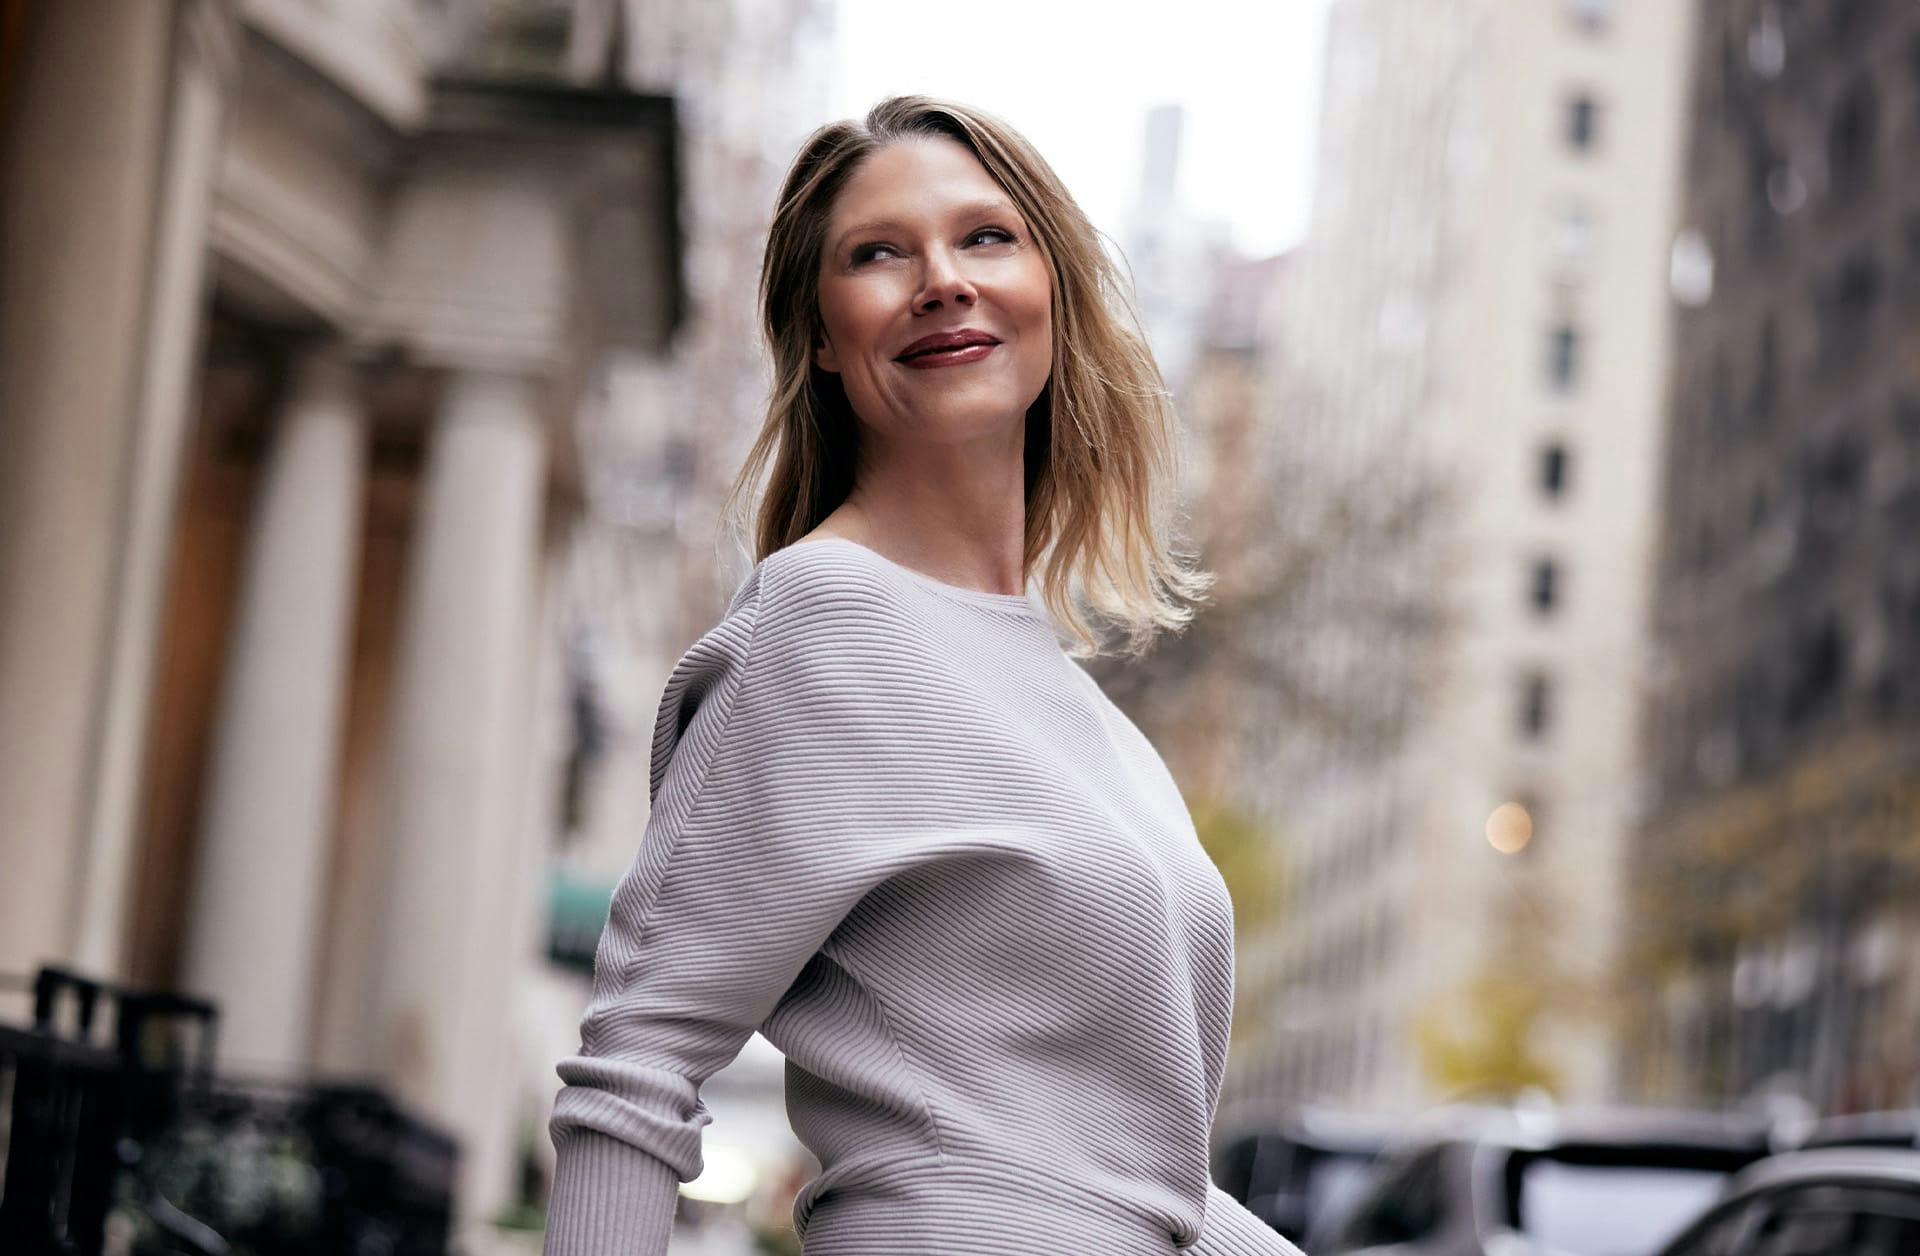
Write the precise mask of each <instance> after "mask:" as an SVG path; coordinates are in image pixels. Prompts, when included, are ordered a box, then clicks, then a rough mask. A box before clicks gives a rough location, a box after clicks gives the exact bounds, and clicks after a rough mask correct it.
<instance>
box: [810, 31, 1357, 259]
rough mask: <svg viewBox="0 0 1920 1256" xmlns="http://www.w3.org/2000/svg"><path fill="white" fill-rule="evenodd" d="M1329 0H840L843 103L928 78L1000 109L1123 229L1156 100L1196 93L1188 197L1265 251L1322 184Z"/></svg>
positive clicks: (1097, 211) (1076, 190)
mask: <svg viewBox="0 0 1920 1256" xmlns="http://www.w3.org/2000/svg"><path fill="white" fill-rule="evenodd" d="M1326 8H1327V0H1255V2H1254V3H1252V4H1249V3H1247V2H1246V0H1174V2H1173V3H1168V0H1152V2H1148V0H1109V2H1108V3H1103V4H1089V3H1083V2H1078V0H1013V2H1012V3H1000V4H989V5H978V6H976V5H947V4H923V3H917V2H915V0H908V2H906V3H903V2H902V0H838V2H837V4H836V6H835V9H836V12H837V14H838V27H839V38H838V49H837V51H838V62H839V64H838V68H837V71H836V73H835V75H834V80H833V82H834V86H835V93H836V95H835V99H834V101H833V108H834V116H836V117H848V116H853V115H856V114H859V113H862V112H864V111H865V110H866V108H867V106H869V105H871V104H872V103H873V102H874V101H875V100H877V99H879V98H880V97H882V96H887V95H892V94H894V93H898V92H925V93H927V94H929V95H935V96H949V97H952V98H954V99H956V100H960V101H964V102H966V103H968V104H973V105H978V106H979V107H981V108H983V109H986V110H989V111H990V112H993V113H996V114H999V115H1000V116H1001V117H1003V118H1005V119H1006V120H1007V121H1009V122H1011V123H1012V124H1013V125H1014V126H1016V127H1018V128H1019V129H1020V130H1021V131H1022V132H1023V133H1024V134H1025V135H1026V136H1027V138H1028V139H1030V140H1032V141H1033V143H1034V144H1035V146H1036V147H1038V148H1039V149H1040V151H1041V153H1042V154H1044V155H1045V156H1046V158H1047V160H1048V161H1049V162H1051V163H1052V164H1053V167H1054V169H1056V170H1058V171H1059V172H1060V177H1061V178H1062V179H1064V180H1065V181H1066V184H1067V187H1068V189H1069V190H1071V191H1072V192H1073V194H1074V197H1075V199H1077V200H1078V201H1079V202H1080V204H1081V205H1082V206H1083V207H1084V208H1085V209H1086V211H1087V213H1088V214H1089V215H1090V216H1091V217H1092V218H1093V220H1094V223H1095V225H1096V226H1098V227H1100V228H1101V229H1102V230H1104V231H1106V232H1108V233H1109V234H1112V235H1116V236H1117V235H1119V233H1120V231H1121V229H1122V227H1123V225H1124V215H1125V213H1126V210H1127V207H1128V206H1129V205H1130V204H1131V202H1132V200H1133V198H1134V194H1135V189H1136V187H1137V186H1138V182H1139V178H1140V149H1141V143H1142V135H1143V133H1144V129H1145V116H1146V112H1147V110H1148V109H1150V108H1152V107H1153V106H1155V105H1158V104H1163V103H1173V104H1179V105H1183V106H1185V107H1186V111H1187V120H1186V133H1185V139H1184V143H1183V147H1182V160H1181V179H1180V186H1181V193H1182V199H1183V200H1184V201H1185V202H1186V203H1187V205H1188V207H1189V208H1190V209H1192V210H1193V211H1195V212H1197V213H1199V214H1202V215H1205V216H1212V217H1219V218H1223V219H1225V220H1227V222H1228V223H1229V224H1230V225H1231V227H1232V230H1233V235H1234V239H1235V241H1236V243H1237V244H1238V245H1239V246H1240V248H1241V249H1242V250H1243V251H1245V252H1247V253H1249V254H1250V255H1253V256H1261V255H1264V254H1267V253H1273V252H1277V251H1279V250H1281V249H1283V248H1286V247H1287V246H1289V245H1291V244H1293V243H1296V242H1297V241H1298V239H1299V237H1300V235H1301V234H1302V233H1303V232H1304V231H1305V230H1306V222H1307V210H1308V203H1309V198H1310V196H1311V191H1312V189H1311V187H1310V180H1311V174H1312V170H1311V165H1312V153H1313V126H1314V120H1315V115H1316V114H1317V112H1318V109H1319V100H1320V54H1321V48H1322V44H1323V42H1324V27H1325V18H1326Z"/></svg>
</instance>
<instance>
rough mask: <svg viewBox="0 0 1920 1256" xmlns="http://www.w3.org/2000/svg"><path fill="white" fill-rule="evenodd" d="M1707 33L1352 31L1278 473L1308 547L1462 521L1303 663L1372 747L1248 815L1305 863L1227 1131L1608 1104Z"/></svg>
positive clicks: (1340, 747) (1330, 133)
mask: <svg viewBox="0 0 1920 1256" xmlns="http://www.w3.org/2000/svg"><path fill="white" fill-rule="evenodd" d="M1688 8H1689V6H1686V5H1679V4H1669V3H1666V2H1665V0H1658V2H1656V0H1613V2H1611V3H1606V2H1602V0H1556V2H1554V3H1541V4H1526V5H1513V4H1506V3H1496V2H1493V0H1434V2H1432V3H1421V4H1417V5H1416V4H1404V3H1396V2H1393V0H1338V2H1337V3H1336V4H1335V5H1334V6H1333V9H1332V10H1331V13H1330V21H1329V37H1328V47H1327V70H1326V87H1325V95H1324V99H1323V102H1322V117H1321V134H1320V140H1319V157H1318V173H1317V181H1316V186H1315V205H1314V210H1313V217H1312V222H1311V225H1310V228H1309V232H1308V236H1307V239H1306V242H1305V243H1304V244H1303V245H1302V246H1301V248H1300V249H1299V250H1297V253H1296V255H1295V256H1294V257H1293V258H1292V259H1291V260H1290V263H1289V266H1288V273H1287V279H1286V286H1287V292H1286V297H1285V301H1284V308H1285V310H1286V311H1287V314H1286V318H1285V321H1284V327H1283V330H1282V332H1281V334H1280V336H1279V340H1278V343H1279V352H1278V353H1276V354H1275V355H1273V357H1272V365H1271V368H1270V370H1271V375H1270V378H1269V381H1268V383H1267V386H1266V388H1265V393H1266V395H1267V396H1268V397H1269V398H1270V399H1271V400H1270V402H1269V404H1270V405H1271V407H1272V409H1271V411H1270V415H1271V417H1270V418H1269V420H1268V421H1267V423H1266V424H1265V425H1264V426H1265V427H1266V429H1267V430H1268V432H1269V435H1268V437H1267V442H1268V449H1269V451H1270V452H1269V454H1268V455H1267V457H1268V462H1267V464H1266V465H1267V468H1268V473H1269V474H1270V475H1272V476H1273V482H1274V484H1275V485H1276V489H1275V491H1276V492H1288V493H1294V494H1297V495H1299V496H1300V497H1301V498H1302V499H1303V500H1305V499H1308V498H1311V497H1312V496H1313V493H1312V491H1311V490H1312V489H1313V488H1314V486H1316V485H1320V484H1333V485H1336V486H1338V493H1339V495H1340V496H1339V500H1338V502H1336V503H1335V504H1336V505H1337V506H1338V507H1339V509H1337V510H1335V511H1332V512H1328V511H1327V510H1326V509H1325V503H1319V504H1318V505H1316V506H1315V509H1318V510H1320V512H1321V513H1320V514H1318V515H1316V516H1314V517H1313V522H1312V523H1310V524H1309V525H1305V526H1309V527H1319V526H1321V524H1320V522H1319V521H1321V520H1327V519H1332V520H1341V519H1345V520H1355V519H1358V520H1365V519H1366V518H1367V517H1368V515H1369V513H1370V512H1379V513H1383V514H1392V513H1393V512H1395V511H1402V510H1403V505H1402V504H1403V503H1419V502H1427V503H1430V504H1433V503H1437V506H1434V507H1433V508H1431V509H1430V508H1428V507H1422V508H1421V509H1419V510H1416V511H1412V512H1406V513H1404V520H1405V521H1410V522H1403V524H1402V525H1399V526H1373V525H1369V526H1373V530H1372V532H1371V533H1370V534H1368V535H1366V536H1363V537H1362V538H1361V540H1362V541H1364V544H1362V545H1360V546H1359V547H1358V548H1356V549H1354V550H1353V551H1352V552H1351V554H1350V555H1349V560H1348V561H1345V562H1343V563H1342V564H1341V565H1340V568H1339V570H1338V572H1337V573H1335V572H1328V573H1326V574H1325V575H1324V577H1323V578H1320V579H1317V580H1315V581H1314V582H1313V585H1312V587H1310V588H1309V589H1307V590H1306V591H1305V592H1304V594H1303V597H1304V598H1305V600H1306V601H1307V603H1309V604H1310V605H1312V606H1315V607H1318V608H1319V610H1318V612H1317V615H1318V622H1317V624H1316V623H1313V622H1306V623H1296V624H1290V625H1289V626H1288V632H1289V634H1290V635H1291V637H1292V638H1293V639H1292V640H1290V641H1288V642H1284V643H1282V644H1283V645H1285V646H1286V648H1289V649H1293V650H1295V651H1297V652H1299V653H1300V654H1301V655H1302V657H1304V658H1307V659H1309V660H1311V666H1313V667H1314V668H1317V669H1319V670H1320V671H1322V672H1324V673H1325V674H1326V675H1327V676H1328V677H1330V678H1332V682H1331V683H1330V684H1329V686H1328V687H1327V690H1326V692H1327V695H1328V700H1329V703H1330V704H1333V705H1337V706H1338V707H1339V708H1340V709H1341V710H1342V711H1344V712H1345V713H1346V720H1347V723H1348V724H1349V725H1350V727H1347V728H1345V729H1342V730H1339V732H1338V735H1332V734H1325V735H1323V734H1322V732H1321V730H1320V729H1319V728H1318V727H1317V726H1315V725H1313V724H1311V723H1308V722H1304V721H1302V722H1301V724H1300V727H1299V728H1298V729H1297V730H1295V731H1293V732H1291V733H1290V732H1289V731H1288V730H1276V731H1275V732H1274V733H1273V736H1272V739H1271V740H1272V741H1273V743H1274V744H1273V746H1272V748H1271V749H1269V750H1266V751H1263V753H1262V754H1261V755H1259V756H1256V757H1255V761H1254V762H1252V763H1250V764H1249V765H1248V768H1247V773H1246V779H1245V781H1244V783H1243V785H1242V786H1241V787H1240V792H1241V793H1242V794H1243V795H1244V796H1246V797H1250V798H1253V799H1255V800H1256V804H1257V811H1258V812H1259V814H1260V815H1261V816H1262V818H1263V820H1264V822H1265V823H1267V824H1269V825H1270V826H1271V827H1272V828H1273V829H1274V831H1275V832H1277V834H1278V835H1279V836H1280V838H1281V839H1282V840H1283V841H1284V843H1285V847H1286V849H1287V850H1288V851H1289V853H1290V855H1291V857H1292V868H1291V871H1290V874H1289V876H1288V878H1287V883H1288V888H1287V892H1286V895H1285V898H1284V905H1283V907H1282V908H1281V909H1280V910H1279V911H1278V912H1277V913H1276V915H1275V923H1274V925H1273V927H1272V928H1271V930H1270V931H1269V934H1268V936H1267V937H1266V938H1265V939H1264V940H1261V941H1260V942H1259V943H1258V944H1257V945H1254V946H1250V947H1246V948H1244V957H1243V964H1242V970H1243V976H1242V998H1243V1000H1250V1001H1252V1002H1253V1006H1252V1007H1250V1008H1248V1009H1246V1011H1245V1014H1244V1015H1243V1018H1242V1022H1241V1023H1242V1028H1243V1033H1242V1036H1241V1038H1240V1039H1239V1040H1237V1042H1236V1046H1235V1058H1234V1076H1233V1077H1232V1078H1230V1079H1229V1083H1228V1101H1229V1103H1244V1104H1248V1105H1254V1106H1261V1107H1274V1106H1281V1105H1285V1104H1289V1103H1294V1102H1299V1101H1302V1100H1307V1099H1324V1100H1331V1101H1335V1102H1342V1103H1347V1104H1352V1105H1358V1106H1367V1107H1377V1108H1382V1109H1394V1110H1398V1109H1408V1108H1414V1107H1419V1106H1424V1105H1425V1104H1428V1103H1432V1102H1435V1101H1438V1100H1441V1099H1446V1098H1454V1097H1460V1096H1463V1095H1466V1094H1469V1093H1476V1092H1478V1093H1492V1092H1504V1093H1512V1092H1514V1091H1515V1090H1518V1089H1520V1088H1523V1087H1524V1086H1526V1085H1529V1084H1541V1085H1547V1086H1550V1087H1553V1088H1555V1089H1557V1090H1559V1091H1560V1092H1561V1093H1562V1094H1564V1095H1568V1096H1570V1097H1582V1098H1592V1097H1597V1096H1604V1095H1606V1094H1608V1093H1609V1092H1610V1091H1611V1090H1612V1089H1613V1079H1612V1078H1611V1076H1610V1067H1609V1066H1610V1063H1611V1054H1610V1047H1609V1044H1610V1042H1611V1040H1612V1037H1613V1033H1614V1031H1615V1029H1616V1026H1615V1024H1614V1023H1613V1022H1612V1020H1611V1018H1610V1016H1609V1015H1608V1009H1609V1008H1610V1007H1611V1006H1612V1002H1611V1000H1610V999H1608V998H1607V997H1606V991H1607V984H1606V983H1607V981H1608V978H1609V976H1610V973H1611V970H1612V965H1613V960H1614V956H1615V952H1616V946H1617V943H1618V940H1619V937H1620V908H1621V901H1622V892H1621V885H1622V878H1623V860H1624V857H1625V852H1626V846H1627V838H1628V834H1629V833H1630V831H1631V828H1632V826H1633V824H1634V821H1635V818H1636V817H1635V811H1634V805H1635V798H1636V794H1635V789H1634V786H1635V779H1634V772H1635V749H1636V746H1635V736H1636V725H1635V722H1634V720H1635V715H1636V703H1637V694H1638V692H1639V689H1640V685H1641V678H1642V673H1643V672H1644V664H1645V658H1644V653H1645V652H1644V630H1643V622H1642V621H1643V616H1644V607H1645V604H1646V599H1647V593H1646V588H1647V584H1648V579H1649V565H1650V560H1649V555H1650V553H1651V545H1652V539H1653V527H1654V523H1655V505H1656V501H1655V497H1656V494H1655V487H1656V484H1657V456H1658V452H1659V440H1658V438H1659V433H1660V420H1659V416H1660V414H1661V399H1662V398H1661V384H1662V381H1663V379H1664V363H1665V354H1666V351H1667V350H1666V334H1665V327H1666V308H1667V300H1666V267H1667V256H1668V245H1669V242H1670V239H1671V236H1672V231H1673V223H1674V216H1675V206H1674V202H1675V197H1676V178H1677V175H1678V165H1679V161H1678V152H1679V136H1680V125H1679V116H1680V103H1681V89H1682V85H1683V81H1684V75H1685V71H1686V59H1685V53H1686V48H1687V40H1688V25H1689V22H1688ZM1295 530H1298V528H1297V527H1296V529H1295ZM1394 590H1399V591H1400V594H1401V595H1403V596H1404V597H1406V598H1409V599H1411V600H1410V601H1407V602H1405V605H1406V606H1408V607H1411V608H1413V609H1415V610H1417V611H1419V614H1418V615H1417V616H1415V618H1418V619H1421V620H1422V621H1425V620H1427V619H1429V618H1437V620H1438V621H1440V622H1443V623H1444V624H1445V625H1446V630H1445V632H1444V634H1442V635H1439V636H1437V637H1436V636H1435V635H1434V634H1432V633H1430V632H1425V631H1424V630H1423V632H1422V633H1421V634H1409V633H1407V632H1404V631H1403V630H1402V629H1401V628H1399V627H1397V626H1396V624H1397V623H1398V622H1399V621H1400V620H1401V619H1402V618H1405V617H1403V616H1401V615H1400V614H1399V612H1397V611H1396V610H1395V608H1394V606H1393V605H1388V606H1386V608H1385V610H1384V612H1383V611H1382V610H1381V609H1380V608H1379V607H1378V605H1377V604H1378V603H1379V601H1380V598H1381V595H1382V593H1383V592H1387V593H1391V592H1392V591H1394ZM1422 599H1432V606H1431V607H1430V608H1426V609H1423V608H1422V606H1421V600H1422ZM1356 607H1357V608H1360V609H1358V610H1354V609H1350V608H1356ZM1370 607H1371V608H1372V609H1368V608H1370ZM1428 609H1430V610H1431V612H1432V614H1431V615H1429V614H1428V613H1427V610H1428ZM1405 677H1418V678H1419V683H1418V684H1417V685H1416V684H1412V683H1406V682H1404V680H1403V679H1396V678H1405Z"/></svg>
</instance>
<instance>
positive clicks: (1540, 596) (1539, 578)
mask: <svg viewBox="0 0 1920 1256" xmlns="http://www.w3.org/2000/svg"><path fill="white" fill-rule="evenodd" d="M1527 600H1528V601H1529V602H1530V603H1532V605H1533V609H1534V610H1535V611H1537V612H1538V613H1540V614H1541V615H1549V614H1552V613H1553V608H1554V607H1556V606H1558V605H1559V604H1560V565H1559V564H1558V563H1556V562H1554V561H1553V560H1552V559H1551V558H1537V559H1535V560H1534V563H1533V570H1532V572H1531V573H1530V574H1529V577H1528V580H1527Z"/></svg>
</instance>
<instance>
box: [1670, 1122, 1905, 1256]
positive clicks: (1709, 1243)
mask: <svg viewBox="0 0 1920 1256" xmlns="http://www.w3.org/2000/svg"><path fill="white" fill-rule="evenodd" d="M1916 1252H1920V1151H1914V1150H1906V1149H1903V1150H1898V1151H1896V1150H1889V1149H1885V1148H1879V1147H1838V1146H1835V1147H1827V1148H1823V1149H1821V1150H1817V1151H1794V1152H1786V1153H1784V1154H1781V1155H1778V1156H1773V1157H1770V1158H1768V1159H1766V1160H1763V1161H1761V1162H1760V1163H1758V1164H1756V1165H1754V1166H1753V1167H1752V1168H1750V1169H1748V1170H1746V1171H1745V1172H1744V1173H1742V1174H1740V1175H1739V1176H1738V1177H1737V1178H1735V1179H1734V1181H1733V1183H1732V1184H1731V1186H1730V1188H1729V1190H1728V1192H1727V1194H1726V1197H1725V1198H1724V1199H1722V1200H1721V1201H1720V1203H1718V1204H1716V1205H1715V1206H1714V1207H1713V1208H1712V1209H1711V1210H1709V1211H1708V1212H1707V1214H1706V1215H1705V1216H1704V1217H1701V1218H1700V1219H1699V1220H1698V1221H1696V1222H1694V1224H1692V1225H1691V1226H1689V1227H1687V1229H1686V1231H1685V1232H1684V1233H1682V1234H1681V1235H1680V1237H1679V1238H1677V1239H1675V1240H1674V1241H1673V1242H1672V1243H1670V1244H1669V1245H1668V1246H1667V1247H1666V1248H1665V1249H1664V1250H1663V1251H1662V1252H1661V1256H1914V1253H1916Z"/></svg>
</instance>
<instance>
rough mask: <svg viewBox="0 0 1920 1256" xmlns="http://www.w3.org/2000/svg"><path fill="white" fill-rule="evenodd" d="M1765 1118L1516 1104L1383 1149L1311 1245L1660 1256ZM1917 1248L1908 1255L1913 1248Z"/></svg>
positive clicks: (1482, 1254)
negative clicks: (1349, 1202)
mask: <svg viewBox="0 0 1920 1256" xmlns="http://www.w3.org/2000/svg"><path fill="white" fill-rule="evenodd" d="M1767 1135H1768V1128H1767V1125H1766V1123H1765V1122H1764V1121H1761V1120H1759V1119H1748V1118H1742V1117H1723V1116H1716V1115H1709V1114H1699V1113H1673V1112H1629V1111H1614V1112H1602V1113H1587V1114H1578V1113H1536V1112H1512V1113H1503V1114H1501V1115H1500V1116H1498V1117H1492V1118H1478V1119H1472V1120H1468V1121H1466V1122H1464V1123H1462V1124H1460V1125H1459V1126H1458V1127H1457V1128H1455V1129H1453V1130H1452V1131H1450V1132H1443V1133H1438V1134H1432V1135H1427V1136H1423V1137H1420V1138H1418V1139H1415V1140H1413V1141H1411V1142H1409V1143H1408V1144H1407V1145H1406V1146H1404V1147H1403V1148H1401V1149H1399V1150H1397V1151H1395V1152H1394V1153H1392V1154H1391V1155H1389V1156H1387V1157H1383V1158H1382V1160H1381V1162H1380V1164H1379V1166H1378V1167H1377V1168H1376V1169H1375V1171H1374V1173H1373V1175H1372V1177H1371V1178H1370V1180H1369V1181H1368V1183H1367V1186H1366V1188H1365V1190H1364V1191H1363V1192H1362V1194H1361V1197H1360V1198H1359V1199H1358V1200H1357V1201H1356V1202H1355V1204H1354V1205H1353V1208H1352V1210H1351V1211H1350V1212H1349V1213H1348V1214H1347V1215H1346V1216H1345V1217H1344V1218H1342V1219H1341V1220H1340V1221H1339V1222H1338V1223H1337V1224H1335V1225H1334V1226H1332V1227H1331V1228H1330V1229H1328V1230H1326V1231H1319V1230H1316V1231H1315V1232H1313V1233H1312V1234H1310V1235H1309V1241H1308V1243H1307V1245H1306V1246H1307V1248H1308V1250H1310V1251H1312V1252H1313V1253H1314V1254H1315V1256H1337V1254H1339V1253H1355V1254H1358V1253H1366V1254H1367V1256H1653V1254H1654V1253H1656V1252H1658V1251H1659V1250H1660V1248H1661V1246H1662V1245H1663V1244H1665V1243H1667V1242H1668V1241H1669V1240H1671V1239H1672V1238H1673V1236H1674V1235H1676V1234H1678V1233H1679V1232H1680V1231H1681V1230H1682V1229H1683V1228H1685V1227H1686V1225H1687V1224H1688V1223H1689V1222H1690V1221H1692V1220H1693V1219H1694V1218H1695V1217H1697V1216H1699V1215H1700V1214H1701V1213H1702V1212H1703V1211H1704V1210H1706V1209H1707V1208H1708V1207H1710V1206H1711V1205H1712V1204H1713V1202H1714V1200H1716V1199H1717V1198H1718V1197H1719V1196H1720V1194H1721V1192H1722V1191H1723V1190H1724V1189H1725V1188H1726V1187H1727V1184H1728V1182H1729V1181H1730V1180H1731V1178H1732V1177H1733V1175H1734V1174H1736V1173H1738V1172H1739V1171H1740V1170H1742V1169H1744V1168H1746V1167H1747V1166H1748V1165H1750V1164H1752V1163H1753V1162H1755V1161H1756V1160H1758V1159H1760V1158H1761V1157H1762V1156H1764V1155H1765V1154H1766V1153H1767V1150H1768V1148H1767ZM1910 1256H1911V1254H1910Z"/></svg>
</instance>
